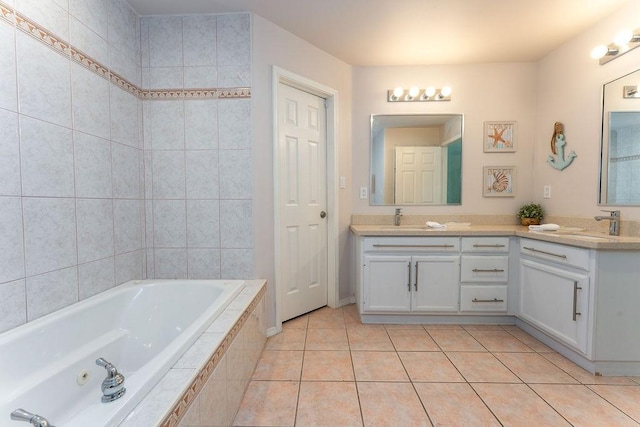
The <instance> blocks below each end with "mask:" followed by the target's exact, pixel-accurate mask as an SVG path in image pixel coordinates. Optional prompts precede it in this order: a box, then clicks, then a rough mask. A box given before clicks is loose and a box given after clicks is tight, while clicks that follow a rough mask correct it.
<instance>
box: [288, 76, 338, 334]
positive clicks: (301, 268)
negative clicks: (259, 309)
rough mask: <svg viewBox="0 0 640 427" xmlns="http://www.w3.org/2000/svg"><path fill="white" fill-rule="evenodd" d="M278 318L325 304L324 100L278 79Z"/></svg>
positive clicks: (325, 182)
mask: <svg viewBox="0 0 640 427" xmlns="http://www.w3.org/2000/svg"><path fill="white" fill-rule="evenodd" d="M278 144H279V149H278V152H279V157H280V158H279V164H280V168H279V169H280V170H279V171H277V173H278V179H279V189H280V201H279V204H280V206H279V210H280V229H279V230H278V232H279V236H276V238H279V239H280V258H279V259H280V269H281V272H282V276H281V277H282V283H281V286H280V289H281V292H282V295H281V299H280V300H281V303H282V321H283V322H284V321H285V320H288V319H291V318H293V317H296V316H299V315H301V314H304V313H307V312H309V311H311V310H315V309H316V308H320V307H323V306H325V305H327V258H328V253H327V217H326V216H327V212H326V210H327V207H326V206H327V201H326V199H327V179H326V175H327V170H326V169H327V147H326V112H325V106H324V99H322V98H320V97H317V96H315V95H311V94H309V93H307V92H303V91H301V90H298V89H294V88H292V87H290V86H287V85H284V84H282V83H279V86H278Z"/></svg>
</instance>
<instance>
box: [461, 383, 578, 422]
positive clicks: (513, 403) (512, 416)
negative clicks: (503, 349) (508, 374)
mask: <svg viewBox="0 0 640 427" xmlns="http://www.w3.org/2000/svg"><path fill="white" fill-rule="evenodd" d="M471 386H472V387H473V388H474V389H475V390H476V392H477V393H478V395H479V396H480V397H481V398H482V400H483V401H484V402H485V403H486V404H487V406H488V407H489V408H490V409H491V411H492V412H493V413H494V414H495V415H496V416H497V417H498V419H499V420H500V421H501V422H502V424H503V425H505V426H513V427H520V426H522V427H534V426H535V427H543V426H549V427H561V426H569V425H570V424H569V423H568V422H566V421H565V420H564V419H563V418H562V417H561V416H560V415H558V413H557V412H556V411H555V410H554V409H553V408H552V407H551V406H549V405H548V404H547V403H546V402H545V401H544V400H543V399H541V398H540V397H539V396H538V395H537V394H535V393H534V392H533V391H532V390H531V389H530V388H529V387H528V386H527V385H526V384H472V385H471Z"/></svg>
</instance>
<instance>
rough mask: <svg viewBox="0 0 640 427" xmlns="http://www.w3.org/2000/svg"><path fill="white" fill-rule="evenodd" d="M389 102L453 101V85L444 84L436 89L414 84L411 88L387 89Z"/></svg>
mask: <svg viewBox="0 0 640 427" xmlns="http://www.w3.org/2000/svg"><path fill="white" fill-rule="evenodd" d="M387 101H388V102H426V101H451V86H444V87H443V88H442V89H436V88H435V87H433V86H429V87H428V88H426V89H420V88H418V87H417V86H413V87H412V88H411V89H409V90H404V89H403V88H401V87H397V88H395V89H393V90H388V91H387Z"/></svg>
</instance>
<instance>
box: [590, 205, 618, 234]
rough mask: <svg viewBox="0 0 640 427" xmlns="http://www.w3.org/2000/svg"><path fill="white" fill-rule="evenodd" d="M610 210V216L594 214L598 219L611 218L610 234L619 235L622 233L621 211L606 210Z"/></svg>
mask: <svg viewBox="0 0 640 427" xmlns="http://www.w3.org/2000/svg"><path fill="white" fill-rule="evenodd" d="M602 212H609V214H610V215H609V216H594V217H593V218H594V219H595V220H596V221H602V220H603V219H606V220H609V235H610V236H619V235H620V211H605V210H603V211H602Z"/></svg>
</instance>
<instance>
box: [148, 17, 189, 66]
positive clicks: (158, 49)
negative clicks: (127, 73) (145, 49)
mask: <svg viewBox="0 0 640 427" xmlns="http://www.w3.org/2000/svg"><path fill="white" fill-rule="evenodd" d="M148 22H149V63H150V66H151V67H174V66H182V65H183V60H182V57H183V55H182V17H180V16H154V17H152V18H149V21H148Z"/></svg>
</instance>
